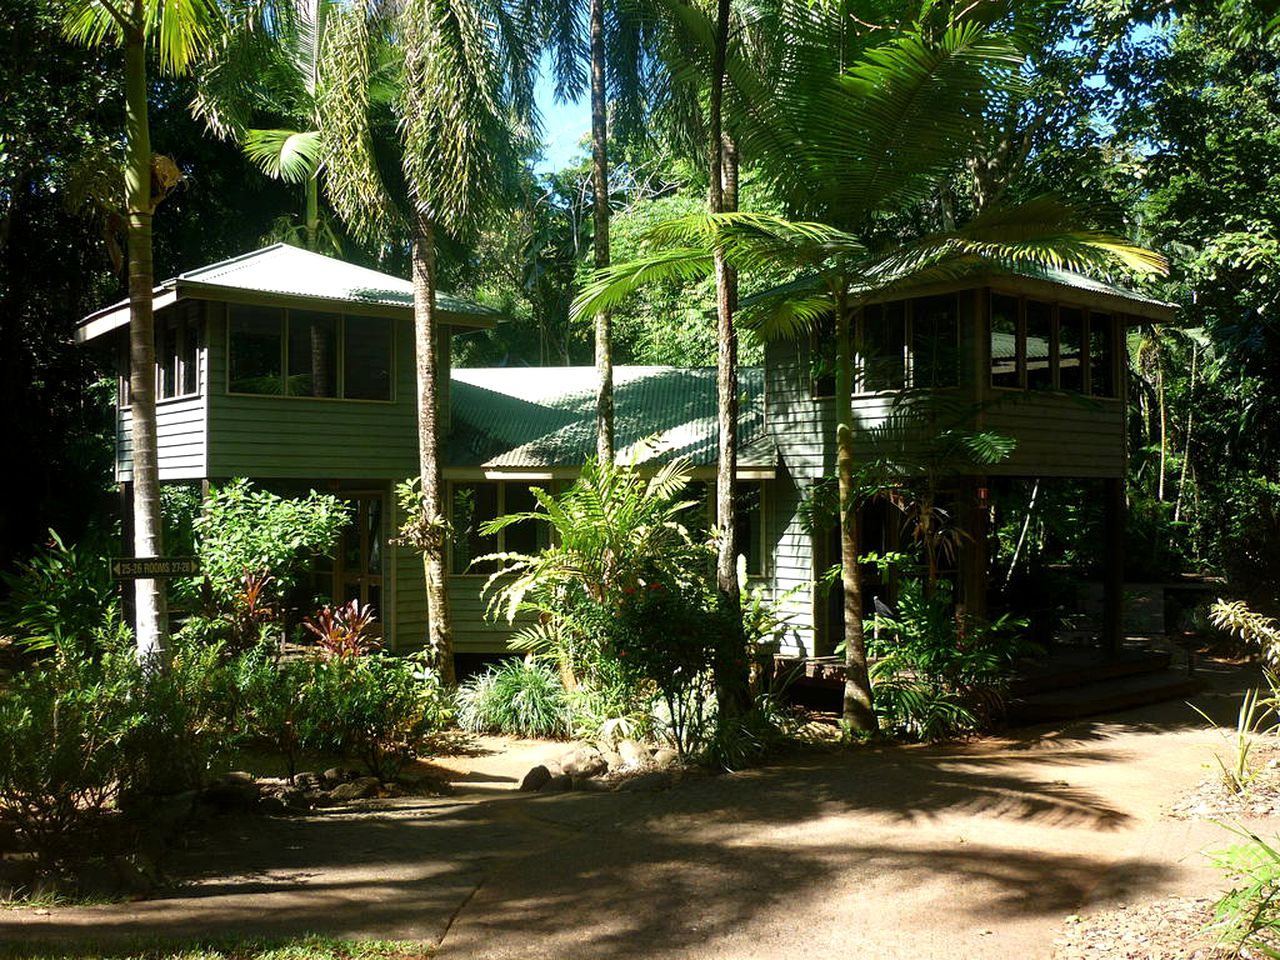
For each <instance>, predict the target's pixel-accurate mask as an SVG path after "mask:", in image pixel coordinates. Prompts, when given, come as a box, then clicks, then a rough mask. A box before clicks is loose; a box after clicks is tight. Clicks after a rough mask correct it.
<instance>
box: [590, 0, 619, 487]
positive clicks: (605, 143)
mask: <svg viewBox="0 0 1280 960" xmlns="http://www.w3.org/2000/svg"><path fill="white" fill-rule="evenodd" d="M604 53H605V51H604V0H591V188H592V194H593V197H592V216H593V218H594V227H595V236H594V237H593V239H592V247H593V249H594V252H595V265H596V269H597V270H599V269H602V268H604V267H607V266H608V265H609V121H608V113H607V111H608V100H607V97H608V94H607V91H606V90H605V78H604ZM596 375H597V381H598V382H597V385H596V459H597V460H599V461H600V463H602V464H612V463H613V454H614V444H613V331H612V322H611V318H610V316H609V311H607V310H602V311H600V312H599V313H597V314H596Z"/></svg>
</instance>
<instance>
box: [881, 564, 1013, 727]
mask: <svg viewBox="0 0 1280 960" xmlns="http://www.w3.org/2000/svg"><path fill="white" fill-rule="evenodd" d="M872 623H873V624H874V626H875V628H876V633H877V636H875V637H872V638H871V639H870V640H869V642H868V652H869V654H870V656H871V657H873V658H878V659H876V661H875V662H874V663H873V664H872V666H871V670H870V673H871V682H872V689H873V690H874V692H875V702H876V710H877V712H878V713H879V714H880V718H881V725H882V727H883V728H884V729H886V730H888V731H890V732H892V733H894V734H896V735H899V736H905V737H908V738H911V739H916V740H926V741H933V740H943V739H947V738H949V737H955V736H962V735H965V734H969V733H975V732H978V731H980V730H983V729H986V728H987V727H989V726H990V725H991V724H992V723H993V722H994V721H996V720H998V719H999V718H1000V716H1001V715H1002V713H1003V710H1004V698H1005V693H1006V691H1007V689H1008V684H1009V680H1010V679H1011V677H1012V674H1013V667H1014V663H1015V661H1016V660H1017V658H1018V657H1019V656H1020V655H1022V654H1023V653H1025V652H1027V646H1026V644H1025V643H1024V642H1023V641H1022V640H1021V639H1020V638H1019V636H1018V633H1017V631H1018V630H1019V629H1021V628H1023V627H1025V626H1026V624H1025V623H1024V622H1022V621H1017V620H1014V619H1012V618H1011V617H1008V616H1002V617H1000V618H998V619H996V620H995V621H993V622H991V623H985V622H980V621H977V620H974V619H972V618H968V619H965V620H963V621H960V622H958V620H957V617H956V614H955V609H954V606H953V603H952V598H951V587H950V584H949V582H948V581H945V580H942V581H939V582H938V584H937V587H936V588H935V590H934V592H933V593H932V594H929V593H928V592H927V591H926V589H925V586H924V584H923V583H921V582H920V581H919V580H914V579H909V580H905V581H903V583H902V588H901V591H900V594H899V598H898V609H897V611H896V612H895V613H894V614H892V615H887V614H879V615H877V616H876V617H875V618H874V619H873V621H872Z"/></svg>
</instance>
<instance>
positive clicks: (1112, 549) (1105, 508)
mask: <svg viewBox="0 0 1280 960" xmlns="http://www.w3.org/2000/svg"><path fill="white" fill-rule="evenodd" d="M1102 490H1103V492H1102V540H1103V558H1102V562H1103V573H1102V649H1103V650H1104V651H1105V652H1106V653H1108V654H1110V655H1112V656H1115V655H1117V654H1119V652H1120V642H1121V640H1123V639H1124V630H1123V623H1122V616H1123V611H1124V522H1125V499H1124V478H1123V477H1108V478H1107V479H1106V480H1103V481H1102Z"/></svg>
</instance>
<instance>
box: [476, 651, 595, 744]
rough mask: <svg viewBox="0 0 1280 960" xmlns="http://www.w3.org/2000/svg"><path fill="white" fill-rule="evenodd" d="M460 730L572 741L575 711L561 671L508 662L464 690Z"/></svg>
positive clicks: (535, 664) (526, 661)
mask: <svg viewBox="0 0 1280 960" xmlns="http://www.w3.org/2000/svg"><path fill="white" fill-rule="evenodd" d="M457 702H458V726H460V727H462V729H464V730H471V731H473V732H475V733H509V734H514V735H516V736H520V737H550V738H556V737H568V736H570V735H572V733H573V721H572V711H571V709H570V706H569V697H568V695H567V694H566V693H565V689H564V685H563V684H562V683H561V682H560V678H559V677H558V676H556V674H555V671H553V670H552V669H551V668H550V667H548V666H547V665H545V664H543V663H539V662H538V661H536V660H532V661H531V660H506V661H503V662H502V663H501V664H498V665H496V666H493V667H490V668H489V669H488V670H486V671H485V672H484V673H481V674H478V675H476V676H475V677H472V678H471V679H470V680H467V681H466V682H465V683H463V684H461V685H460V686H459V687H458V695H457Z"/></svg>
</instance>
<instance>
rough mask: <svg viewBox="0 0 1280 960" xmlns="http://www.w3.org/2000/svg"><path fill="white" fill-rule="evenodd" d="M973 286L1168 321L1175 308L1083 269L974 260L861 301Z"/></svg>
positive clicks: (970, 287)
mask: <svg viewBox="0 0 1280 960" xmlns="http://www.w3.org/2000/svg"><path fill="white" fill-rule="evenodd" d="M975 287H991V288H992V289H993V290H995V291H997V292H999V293H1006V292H1007V293H1014V294H1019V293H1020V294H1025V295H1026V296H1029V297H1032V298H1036V299H1042V300H1059V301H1063V302H1068V303H1072V304H1078V305H1079V306H1082V307H1092V308H1094V309H1095V310H1108V311H1112V312H1115V313H1120V314H1128V315H1129V316H1131V317H1136V318H1141V319H1143V320H1153V321H1156V322H1169V321H1171V320H1173V319H1174V317H1175V316H1176V315H1177V312H1178V307H1177V305H1176V304H1173V303H1166V302H1165V301H1163V300H1156V299H1154V298H1153V297H1148V296H1146V295H1144V294H1141V293H1138V292H1137V291H1135V290H1129V289H1127V288H1126V287H1120V286H1116V285H1115V284H1111V283H1104V282H1103V281H1101V280H1095V279H1094V278H1093V277H1089V276H1086V275H1085V274H1083V273H1077V272H1075V271H1073V270H1057V269H1052V268H1049V267H1033V266H1030V265H1028V264H1017V265H1014V266H1013V267H1009V268H997V267H994V266H991V265H988V264H978V265H975V266H974V268H973V269H972V270H970V271H968V272H966V273H963V274H961V275H958V276H955V277H952V278H950V279H948V280H943V281H938V282H935V283H925V284H920V285H917V286H913V285H911V284H903V285H902V286H900V287H893V288H891V289H890V290H886V291H884V292H883V293H879V294H876V295H874V296H870V297H868V298H867V299H866V301H865V302H866V303H888V302H890V301H894V300H905V299H907V298H909V297H918V296H927V295H930V294H934V293H951V292H953V291H956V290H967V289H972V288H975Z"/></svg>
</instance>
